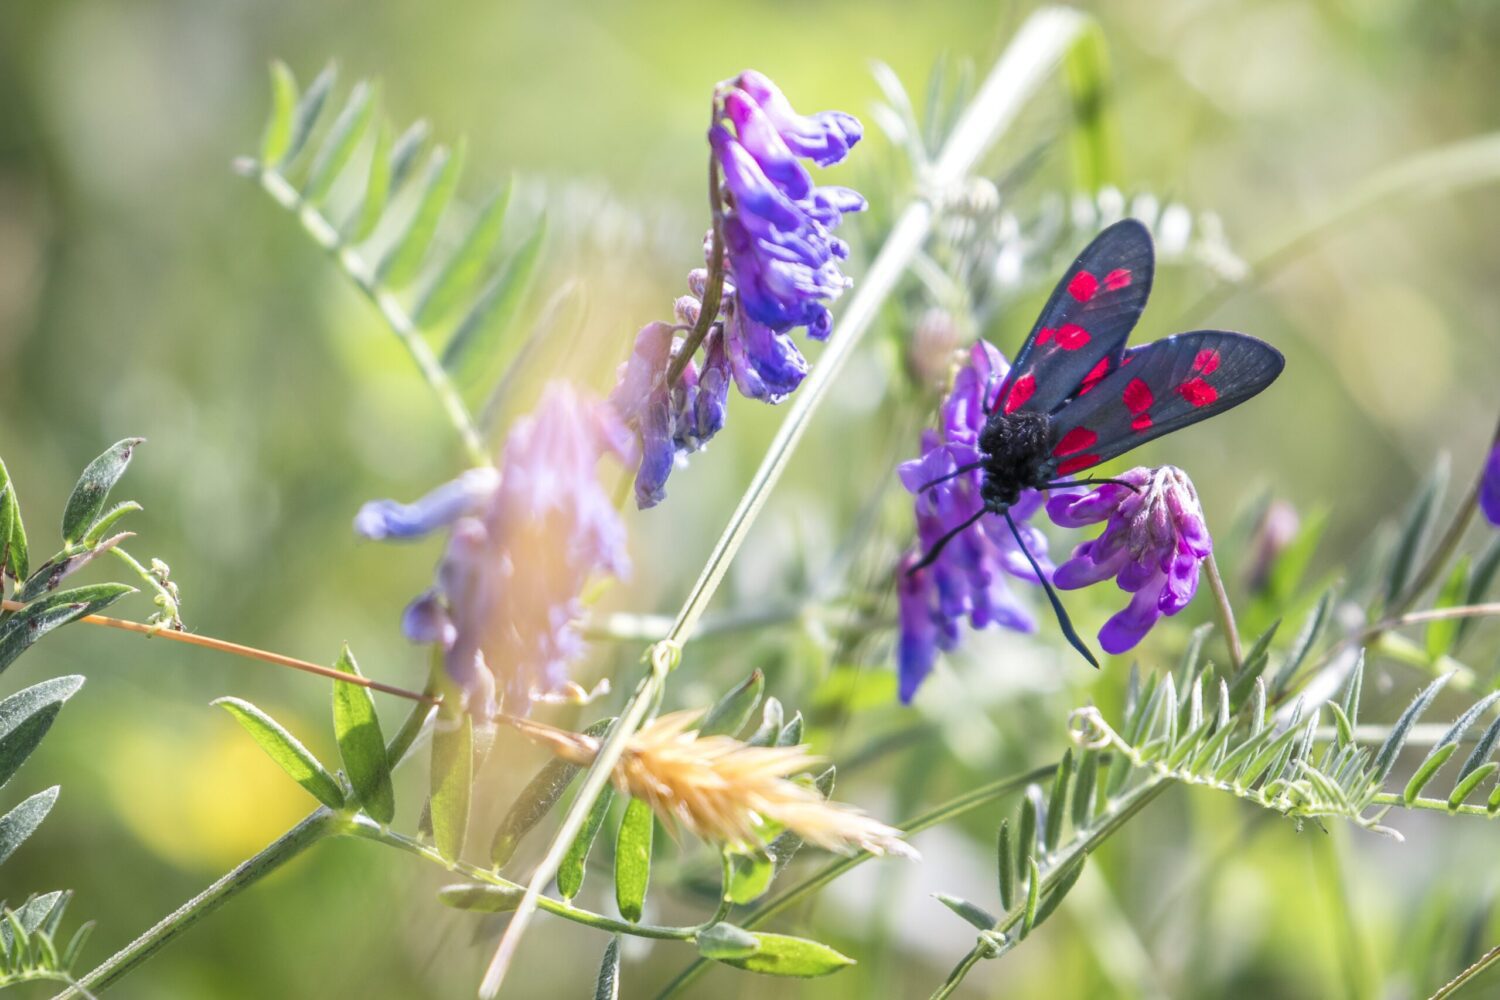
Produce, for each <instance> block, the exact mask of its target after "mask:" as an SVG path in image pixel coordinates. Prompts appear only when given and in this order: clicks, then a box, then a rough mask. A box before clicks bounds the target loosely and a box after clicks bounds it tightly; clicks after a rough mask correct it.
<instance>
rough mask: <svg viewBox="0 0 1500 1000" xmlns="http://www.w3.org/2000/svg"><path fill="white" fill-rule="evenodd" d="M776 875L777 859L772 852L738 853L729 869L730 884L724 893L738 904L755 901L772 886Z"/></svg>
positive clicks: (732, 901)
mask: <svg viewBox="0 0 1500 1000" xmlns="http://www.w3.org/2000/svg"><path fill="white" fill-rule="evenodd" d="M775 877H776V859H775V857H774V856H773V855H772V854H771V853H770V852H768V851H763V852H760V853H757V854H740V855H736V856H735V858H734V863H733V864H732V865H731V866H730V869H729V884H728V885H727V886H725V887H724V895H725V897H726V898H727V899H728V900H729V901H730V902H731V903H734V904H735V905H736V906H743V905H744V904H746V903H753V902H755V901H756V900H757V899H759V898H760V897H761V896H764V895H765V893H766V890H767V889H769V888H771V880H772V879H773V878H775Z"/></svg>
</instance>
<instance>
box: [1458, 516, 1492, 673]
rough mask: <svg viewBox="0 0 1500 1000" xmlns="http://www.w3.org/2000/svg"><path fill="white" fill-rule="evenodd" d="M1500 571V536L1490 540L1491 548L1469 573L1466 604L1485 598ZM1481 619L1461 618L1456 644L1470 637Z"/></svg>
mask: <svg viewBox="0 0 1500 1000" xmlns="http://www.w3.org/2000/svg"><path fill="white" fill-rule="evenodd" d="M1497 573H1500V537H1497V538H1496V539H1495V540H1494V541H1492V542H1490V546H1489V548H1487V549H1485V550H1484V554H1483V555H1481V556H1480V557H1479V560H1478V561H1477V562H1475V563H1474V572H1473V573H1471V574H1469V586H1468V589H1467V591H1466V592H1465V593H1464V603H1465V604H1478V603H1479V602H1481V601H1483V600H1484V595H1485V594H1486V593H1487V592H1488V591H1489V589H1490V585H1491V584H1492V583H1494V582H1495V576H1496V574H1497ZM1477 621H1479V619H1478V618H1477V617H1471V618H1461V619H1459V622H1458V638H1457V640H1456V641H1455V642H1454V646H1455V647H1457V646H1460V645H1462V644H1463V641H1464V640H1465V639H1466V638H1467V637H1468V635H1469V630H1470V629H1472V628H1473V627H1474V623H1475V622H1477Z"/></svg>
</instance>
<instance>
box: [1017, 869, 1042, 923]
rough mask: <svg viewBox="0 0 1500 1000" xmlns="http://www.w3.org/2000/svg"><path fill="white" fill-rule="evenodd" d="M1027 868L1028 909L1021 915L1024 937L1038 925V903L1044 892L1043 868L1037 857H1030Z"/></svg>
mask: <svg viewBox="0 0 1500 1000" xmlns="http://www.w3.org/2000/svg"><path fill="white" fill-rule="evenodd" d="M1026 868H1027V875H1026V909H1025V910H1024V911H1023V913H1022V915H1021V937H1023V938H1024V937H1025V936H1026V935H1028V934H1030V933H1031V929H1032V928H1033V927H1035V926H1036V917H1037V905H1038V902H1039V900H1040V899H1041V892H1042V869H1041V868H1040V867H1039V866H1038V865H1037V863H1036V858H1029V859H1028V860H1027V862H1026Z"/></svg>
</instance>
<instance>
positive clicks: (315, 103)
mask: <svg viewBox="0 0 1500 1000" xmlns="http://www.w3.org/2000/svg"><path fill="white" fill-rule="evenodd" d="M337 79H338V67H337V66H335V65H334V64H333V63H329V64H328V65H327V66H325V67H323V72H321V73H319V74H318V75H317V76H316V77H314V78H313V82H312V83H311V84H309V85H308V88H307V92H306V93H305V94H303V95H302V100H300V101H298V102H297V110H296V112H295V113H294V114H293V115H292V134H291V136H290V137H289V138H288V139H287V144H286V150H285V151H284V152H283V153H282V154H281V157H280V159H278V160H277V161H276V162H275V163H273V164H269V165H270V166H274V167H276V168H278V169H284V168H285V167H287V166H290V165H291V163H292V161H293V160H295V159H296V158H297V154H299V153H301V152H302V149H303V147H304V146H306V145H307V140H308V139H309V138H310V137H311V136H312V131H313V127H314V126H315V125H317V124H318V118H319V117H320V116H321V115H322V114H323V105H325V104H327V103H328V95H329V94H331V93H333V84H334V82H335V81H336V80H337Z"/></svg>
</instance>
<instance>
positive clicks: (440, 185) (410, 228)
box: [375, 142, 464, 288]
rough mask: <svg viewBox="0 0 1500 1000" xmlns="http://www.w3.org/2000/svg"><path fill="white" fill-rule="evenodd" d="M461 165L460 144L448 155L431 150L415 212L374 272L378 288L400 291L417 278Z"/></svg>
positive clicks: (442, 148) (461, 144)
mask: <svg viewBox="0 0 1500 1000" xmlns="http://www.w3.org/2000/svg"><path fill="white" fill-rule="evenodd" d="M463 161H464V144H463V143H462V142H460V143H459V144H458V147H457V148H456V149H455V150H454V151H453V152H452V153H449V151H448V150H447V149H446V148H444V147H441V146H440V147H438V148H437V149H435V150H433V153H432V157H431V158H430V159H429V160H428V163H427V181H426V184H425V185H424V186H423V188H422V195H421V198H420V200H419V201H418V202H417V207H416V210H415V211H414V212H413V213H412V216H411V219H410V220H409V221H408V222H407V224H406V230H405V232H403V233H402V234H401V236H400V237H399V238H398V239H397V240H396V242H395V243H393V244H392V245H391V247H390V249H389V250H387V251H386V254H385V256H384V257H382V258H381V260H380V266H379V267H377V268H376V271H375V273H376V277H377V278H378V280H379V281H380V282H381V284H384V285H388V286H390V287H391V288H402V287H404V286H406V285H407V284H409V283H410V282H411V280H412V279H413V278H415V277H416V276H417V272H418V271H419V270H420V269H421V267H422V260H423V258H425V257H426V256H427V249H428V247H430V246H431V245H432V238H433V236H434V235H436V234H437V227H438V222H439V221H440V220H441V219H442V217H443V213H444V212H445V211H446V210H447V208H448V202H449V201H451V200H452V198H453V192H454V189H455V188H457V187H458V176H459V173H460V172H462V170H463Z"/></svg>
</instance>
